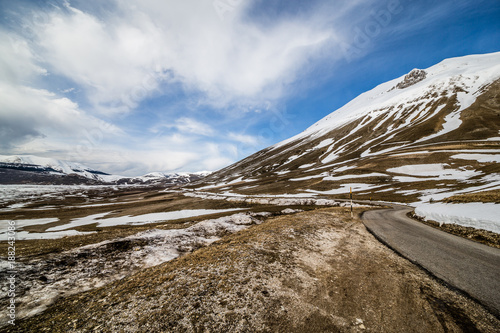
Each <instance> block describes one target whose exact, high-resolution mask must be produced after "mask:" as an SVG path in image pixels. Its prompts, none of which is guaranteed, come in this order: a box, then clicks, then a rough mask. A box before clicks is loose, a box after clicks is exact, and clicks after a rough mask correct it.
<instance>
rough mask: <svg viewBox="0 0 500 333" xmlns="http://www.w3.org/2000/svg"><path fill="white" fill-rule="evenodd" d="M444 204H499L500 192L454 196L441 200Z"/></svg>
mask: <svg viewBox="0 0 500 333" xmlns="http://www.w3.org/2000/svg"><path fill="white" fill-rule="evenodd" d="M443 202H446V203H468V202H494V203H500V190H494V191H485V192H476V193H468V194H461V195H454V196H452V197H449V198H446V199H444V200H443Z"/></svg>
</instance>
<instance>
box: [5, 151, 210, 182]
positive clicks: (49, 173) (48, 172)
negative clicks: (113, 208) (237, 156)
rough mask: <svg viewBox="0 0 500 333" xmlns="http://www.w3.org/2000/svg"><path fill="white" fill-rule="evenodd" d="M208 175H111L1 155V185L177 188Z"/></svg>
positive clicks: (50, 161)
mask: <svg viewBox="0 0 500 333" xmlns="http://www.w3.org/2000/svg"><path fill="white" fill-rule="evenodd" d="M209 174H210V172H197V173H171V174H170V173H161V172H155V173H149V174H147V175H144V176H140V177H124V176H118V175H110V174H107V173H104V172H102V171H98V170H94V169H92V168H90V167H88V166H85V165H83V164H80V163H76V162H69V161H62V160H57V159H52V158H46V157H39V156H33V155H14V156H6V155H0V184H61V185H63V184H93V185H94V184H145V185H146V184H147V185H152V184H154V185H176V184H186V183H189V182H192V181H196V180H200V179H201V178H203V177H205V176H207V175H209Z"/></svg>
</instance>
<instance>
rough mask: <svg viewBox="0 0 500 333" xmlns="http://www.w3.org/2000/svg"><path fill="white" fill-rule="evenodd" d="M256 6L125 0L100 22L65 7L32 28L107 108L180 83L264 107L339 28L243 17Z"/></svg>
mask: <svg viewBox="0 0 500 333" xmlns="http://www.w3.org/2000/svg"><path fill="white" fill-rule="evenodd" d="M231 3H232V4H233V2H231ZM250 3H251V2H250V1H243V0H242V1H238V3H237V4H236V2H234V6H233V7H232V11H231V13H230V14H231V17H233V18H234V19H232V20H222V19H221V18H220V17H219V15H218V11H217V10H216V8H215V7H214V2H213V1H195V0H184V1H182V2H181V1H176V0H170V1H162V2H158V1H152V0H146V1H136V0H116V5H117V6H118V8H119V10H117V11H116V12H113V13H108V14H107V16H104V17H99V18H97V16H95V15H94V14H92V13H89V12H83V11H81V10H79V9H76V8H74V7H71V5H69V4H66V8H60V9H54V10H53V11H52V12H50V13H49V14H48V16H47V17H48V18H47V19H46V20H45V21H44V22H43V23H42V24H38V25H36V26H35V27H34V29H33V30H34V31H36V40H35V42H36V45H37V50H38V51H39V53H40V55H41V57H42V58H43V59H44V61H46V63H47V64H48V65H49V68H50V70H51V71H53V72H54V73H57V74H59V75H63V76H65V77H67V78H70V79H71V80H73V81H75V82H76V83H78V84H80V85H82V86H83V87H84V88H85V89H86V92H87V95H88V98H89V99H90V101H92V103H93V104H94V106H96V107H99V108H100V109H101V110H103V111H108V112H113V111H126V110H130V109H134V108H136V107H137V106H138V105H139V103H140V102H141V101H142V100H143V99H145V98H147V97H149V96H151V95H152V94H155V93H161V90H162V89H163V90H164V89H168V87H169V85H168V84H170V83H175V82H181V83H182V84H183V86H184V88H185V89H187V91H193V92H201V93H202V94H203V95H201V96H199V95H197V96H196V100H197V102H202V103H208V104H210V105H215V106H217V107H221V108H225V107H228V106H230V105H243V106H245V107H250V108H258V107H260V106H261V105H263V104H264V103H266V102H267V101H268V100H272V101H274V100H277V99H279V98H281V97H283V96H284V95H286V94H287V90H286V89H285V87H286V86H287V85H288V84H290V83H292V82H293V81H294V80H295V79H296V76H297V75H298V74H299V73H301V72H302V71H304V70H305V69H307V65H308V62H309V61H310V60H311V59H313V58H315V57H319V56H323V55H322V51H323V49H324V48H325V47H326V46H327V44H328V42H331V41H332V40H333V39H334V38H336V37H335V34H336V33H335V30H333V29H330V28H326V25H325V24H326V21H327V20H328V19H329V18H327V17H326V16H325V15H323V14H322V13H318V14H313V15H309V16H307V17H305V16H304V17H300V16H297V17H292V18H290V17H288V18H287V19H283V20H280V19H279V18H277V20H276V22H274V24H273V25H272V26H267V27H265V28H264V27H262V26H259V24H257V23H256V22H252V21H251V20H249V19H248V17H245V16H244V14H245V10H246V9H247V7H248V5H249V4H250ZM342 6H345V5H342ZM317 20H321V22H318V21H317ZM329 60H333V58H332V57H331V55H330V59H329Z"/></svg>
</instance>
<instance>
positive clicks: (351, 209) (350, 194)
mask: <svg viewBox="0 0 500 333" xmlns="http://www.w3.org/2000/svg"><path fill="white" fill-rule="evenodd" d="M350 197H351V218H352V187H350Z"/></svg>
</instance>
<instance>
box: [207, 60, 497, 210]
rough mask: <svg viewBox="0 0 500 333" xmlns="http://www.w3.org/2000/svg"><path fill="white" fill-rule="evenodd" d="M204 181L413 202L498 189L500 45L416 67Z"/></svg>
mask: <svg viewBox="0 0 500 333" xmlns="http://www.w3.org/2000/svg"><path fill="white" fill-rule="evenodd" d="M197 188H198V189H199V188H202V189H203V190H205V191H214V192H227V193H229V192H232V193H239V194H247V195H248V194H295V195H297V194H304V193H307V194H311V195H333V196H346V195H347V193H348V192H349V190H350V188H352V189H353V191H354V192H355V194H356V196H357V197H358V198H366V199H368V198H374V199H380V200H398V201H408V202H414V201H419V200H425V199H428V198H430V197H442V196H444V195H446V194H454V193H465V192H468V191H478V190H489V189H499V188H500V53H493V54H486V55H472V56H466V57H461V58H453V59H447V60H444V61H443V62H441V63H439V64H437V65H435V66H432V67H430V68H427V69H414V70H412V71H411V72H410V73H408V74H407V75H404V76H402V77H399V78H396V79H394V80H392V81H389V82H386V83H384V84H381V85H379V86H377V87H376V88H374V89H372V90H371V91H368V92H366V93H364V94H362V95H360V96H358V97H357V98H355V99H354V100H352V101H351V102H350V103H348V104H346V105H345V106H343V107H342V108H340V109H338V110H336V111H334V112H333V113H331V114H330V115H328V116H326V117H325V118H323V119H321V120H320V121H318V122H317V123H316V124H314V125H312V126H311V127H309V128H308V129H307V130H305V131H304V132H302V133H300V134H298V135H296V136H294V137H292V138H290V139H288V140H285V141H283V142H281V143H278V144H276V145H274V146H271V147H269V148H267V149H264V150H262V151H260V152H257V153H256V154H254V155H252V156H250V157H248V158H246V159H244V160H242V161H240V162H238V163H236V164H233V165H231V166H229V167H227V168H225V169H222V170H220V171H218V172H216V173H214V174H212V175H210V176H209V177H207V178H205V179H204V180H203V182H201V183H200V184H199V185H197Z"/></svg>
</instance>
